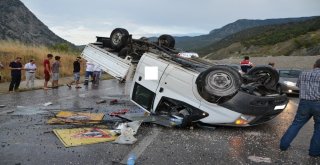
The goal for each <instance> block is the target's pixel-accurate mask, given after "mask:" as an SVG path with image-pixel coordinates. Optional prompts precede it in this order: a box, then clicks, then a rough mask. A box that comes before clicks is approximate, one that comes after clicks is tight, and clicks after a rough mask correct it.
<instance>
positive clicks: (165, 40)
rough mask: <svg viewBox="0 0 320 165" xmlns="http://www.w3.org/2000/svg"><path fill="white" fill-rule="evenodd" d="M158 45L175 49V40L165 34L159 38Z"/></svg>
mask: <svg viewBox="0 0 320 165" xmlns="http://www.w3.org/2000/svg"><path fill="white" fill-rule="evenodd" d="M158 45H159V46H165V47H168V48H171V49H173V48H174V45H175V40H174V38H173V37H172V36H171V35H168V34H163V35H161V36H160V37H159V38H158Z"/></svg>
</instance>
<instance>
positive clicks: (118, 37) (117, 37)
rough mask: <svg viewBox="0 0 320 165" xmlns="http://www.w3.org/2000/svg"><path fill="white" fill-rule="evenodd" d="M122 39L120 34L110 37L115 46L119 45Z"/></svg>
mask: <svg viewBox="0 0 320 165" xmlns="http://www.w3.org/2000/svg"><path fill="white" fill-rule="evenodd" d="M122 37H123V35H122V34H121V33H119V32H118V33H115V34H114V35H113V37H112V43H113V44H115V45H118V44H120V42H121V38H122Z"/></svg>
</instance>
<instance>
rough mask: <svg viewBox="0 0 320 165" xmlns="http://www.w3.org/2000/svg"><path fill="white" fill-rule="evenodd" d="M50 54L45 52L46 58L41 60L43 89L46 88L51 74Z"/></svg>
mask: <svg viewBox="0 0 320 165" xmlns="http://www.w3.org/2000/svg"><path fill="white" fill-rule="evenodd" d="M52 57H53V55H52V54H47V58H46V59H45V60H44V61H43V68H44V85H43V89H45V90H47V89H49V88H48V82H49V81H50V76H51V74H52V71H51V66H50V60H51V59H52Z"/></svg>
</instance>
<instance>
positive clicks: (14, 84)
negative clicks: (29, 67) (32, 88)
mask: <svg viewBox="0 0 320 165" xmlns="http://www.w3.org/2000/svg"><path fill="white" fill-rule="evenodd" d="M20 61H21V57H17V58H16V60H14V61H12V62H10V64H9V67H10V70H11V82H10V86H9V92H13V89H14V90H15V91H17V90H18V89H19V85H20V82H21V70H22V64H21V62H20Z"/></svg>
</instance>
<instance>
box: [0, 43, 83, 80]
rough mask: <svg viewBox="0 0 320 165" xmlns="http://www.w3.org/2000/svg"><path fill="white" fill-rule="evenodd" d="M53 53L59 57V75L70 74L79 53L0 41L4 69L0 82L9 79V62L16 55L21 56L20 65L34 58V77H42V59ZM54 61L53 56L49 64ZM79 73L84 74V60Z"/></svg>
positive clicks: (0, 55) (0, 56)
mask: <svg viewBox="0 0 320 165" xmlns="http://www.w3.org/2000/svg"><path fill="white" fill-rule="evenodd" d="M49 53H51V54H53V56H57V55H58V56H60V57H61V65H62V67H61V68H60V76H61V77H66V76H72V72H73V62H74V60H75V58H76V57H77V56H80V53H79V54H75V53H73V52H58V51H54V50H51V49H49V48H47V47H45V46H41V45H39V46H32V45H27V44H23V43H20V42H17V41H3V40H2V41H0V62H1V63H2V64H3V65H4V69H2V70H1V71H0V72H1V73H2V80H1V82H7V81H10V79H11V76H10V69H9V64H10V62H11V61H13V60H14V59H15V58H16V57H21V58H22V60H21V63H22V65H25V64H26V63H28V62H29V60H30V59H34V60H35V61H36V65H37V68H38V69H37V71H36V78H37V79H43V77H44V74H43V60H44V59H45V58H46V56H47V54H49ZM53 62H54V58H53V59H52V60H51V64H52V63H53ZM81 68H82V69H81V73H82V75H83V74H84V68H85V62H82V66H81ZM22 79H23V80H24V79H25V72H24V71H22Z"/></svg>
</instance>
